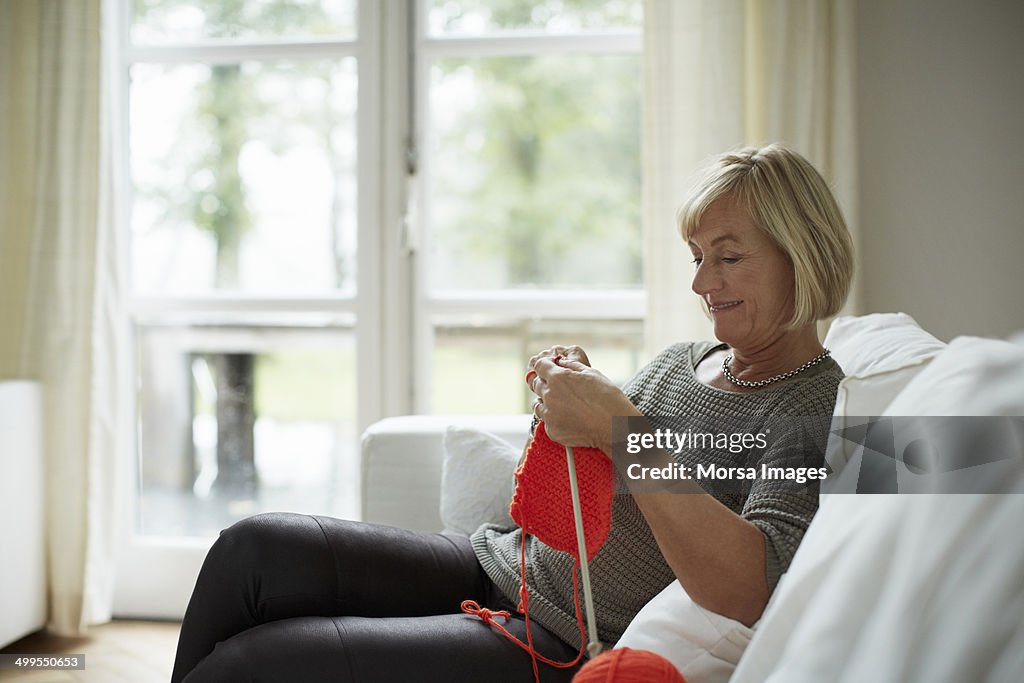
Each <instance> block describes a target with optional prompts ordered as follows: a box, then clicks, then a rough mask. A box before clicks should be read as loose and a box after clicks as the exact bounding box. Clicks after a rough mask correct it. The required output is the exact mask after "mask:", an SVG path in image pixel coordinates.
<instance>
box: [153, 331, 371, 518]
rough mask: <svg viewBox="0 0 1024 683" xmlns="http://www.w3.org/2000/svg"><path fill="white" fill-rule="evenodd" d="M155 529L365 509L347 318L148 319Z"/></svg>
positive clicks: (347, 513) (350, 513) (352, 515)
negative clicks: (298, 323) (343, 322)
mask: <svg viewBox="0 0 1024 683" xmlns="http://www.w3.org/2000/svg"><path fill="white" fill-rule="evenodd" d="M137 339H138V358H139V395H138V415H139V461H140V486H141V491H140V496H139V507H140V516H139V517H138V519H137V529H138V531H139V532H141V533H142V534H145V535H159V536H210V535H214V534H216V533H217V532H218V531H219V530H221V529H223V528H225V527H226V526H228V525H230V524H232V523H233V522H235V521H237V520H238V519H241V518H242V517H245V516H247V515H251V514H254V513H257V512H264V511H269V510H287V511H295V512H308V513H317V514H328V515H335V516H339V517H348V518H357V517H358V514H359V507H358V502H359V501H358V481H359V434H358V433H357V429H356V405H355V404H356V401H355V396H356V354H355V341H354V336H353V334H352V333H351V331H350V330H347V329H337V328H336V329H326V330H325V329H311V330H302V329H293V330H287V329H273V328H257V327H249V328H230V327H163V326H161V327H140V328H138V337H137Z"/></svg>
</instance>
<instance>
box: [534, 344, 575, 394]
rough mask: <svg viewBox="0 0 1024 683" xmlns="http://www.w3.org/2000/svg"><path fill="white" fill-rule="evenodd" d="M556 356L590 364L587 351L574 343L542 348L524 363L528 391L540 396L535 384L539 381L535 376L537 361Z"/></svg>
mask: <svg viewBox="0 0 1024 683" xmlns="http://www.w3.org/2000/svg"><path fill="white" fill-rule="evenodd" d="M557 356H561V357H562V358H566V359H568V360H574V361H577V362H579V363H583V364H584V365H586V366H587V367H589V366H590V359H589V358H587V352H586V351H584V350H583V347H581V346H576V345H575V344H573V345H572V346H561V345H559V344H556V345H555V346H552V347H551V348H550V349H544V350H543V351H541V352H540V353H538V354H537V355H536V356H533V357H532V358H530V362H529V363H527V364H526V383H527V384H528V385H530V391H532V392H533V393H535V394H537V395H538V396H540V394H539V393H538V391H539V389H538V388H537V387H536V385H537V384H538V383H539V379H538V377H537V371H536V370H535V368H536V366H537V362H538V361H540V360H541V359H542V358H555V357H557Z"/></svg>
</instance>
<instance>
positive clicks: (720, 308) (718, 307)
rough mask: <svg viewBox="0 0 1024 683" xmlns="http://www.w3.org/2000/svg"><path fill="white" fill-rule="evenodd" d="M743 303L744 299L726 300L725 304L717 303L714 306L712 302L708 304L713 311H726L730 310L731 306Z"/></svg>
mask: <svg viewBox="0 0 1024 683" xmlns="http://www.w3.org/2000/svg"><path fill="white" fill-rule="evenodd" d="M741 303H743V301H729V302H726V303H724V304H715V305H714V306H712V305H711V304H708V309H709V310H710V311H711V312H712V313H719V312H721V311H725V310H728V309H730V308H735V307H736V306H739V305H740V304H741Z"/></svg>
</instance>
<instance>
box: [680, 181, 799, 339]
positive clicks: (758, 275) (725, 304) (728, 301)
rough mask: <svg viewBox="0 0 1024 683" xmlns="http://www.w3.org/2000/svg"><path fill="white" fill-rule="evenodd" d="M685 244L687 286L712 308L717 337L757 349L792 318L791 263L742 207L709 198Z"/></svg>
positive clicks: (782, 330)
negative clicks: (690, 261) (689, 271)
mask: <svg viewBox="0 0 1024 683" xmlns="http://www.w3.org/2000/svg"><path fill="white" fill-rule="evenodd" d="M688 244H689V247H690V251H691V252H692V253H693V258H694V263H695V266H696V273H695V274H694V276H693V285H692V288H693V291H694V292H696V293H697V294H698V295H699V296H700V297H701V298H702V299H704V302H705V303H706V304H707V306H708V309H709V310H710V311H711V316H712V319H713V320H714V325H715V336H716V337H717V338H718V339H719V340H721V341H723V342H725V343H727V344H729V345H730V346H733V347H738V348H740V349H743V348H751V349H757V348H761V347H763V346H766V345H768V344H770V343H771V342H773V341H775V340H776V339H777V338H778V337H779V336H781V335H782V334H783V333H784V332H785V328H786V325H787V323H788V322H789V321H790V320H791V319H792V317H793V266H792V265H791V264H790V262H789V259H788V258H787V257H786V255H785V254H784V253H783V252H782V250H781V249H779V248H778V247H777V246H775V243H774V242H773V241H772V240H771V238H770V237H768V235H767V234H765V233H764V232H763V231H762V230H760V229H759V228H758V227H757V226H756V225H754V223H753V221H752V220H751V219H750V216H749V215H747V212H746V211H745V210H744V209H743V208H742V207H740V206H738V205H737V204H736V203H735V202H733V201H731V200H728V199H719V200H718V201H715V202H713V203H712V204H711V206H709V207H708V208H707V210H706V211H705V212H704V215H703V217H702V218H701V221H700V225H699V226H698V227H697V229H696V230H695V231H694V233H693V235H691V236H690V239H689V241H688Z"/></svg>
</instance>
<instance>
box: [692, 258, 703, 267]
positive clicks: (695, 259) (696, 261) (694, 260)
mask: <svg viewBox="0 0 1024 683" xmlns="http://www.w3.org/2000/svg"><path fill="white" fill-rule="evenodd" d="M703 260H704V259H702V258H701V257H700V256H694V257H693V261H691V262H690V263H692V264H693V265H695V266H699V265H700V262H701V261H703Z"/></svg>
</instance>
